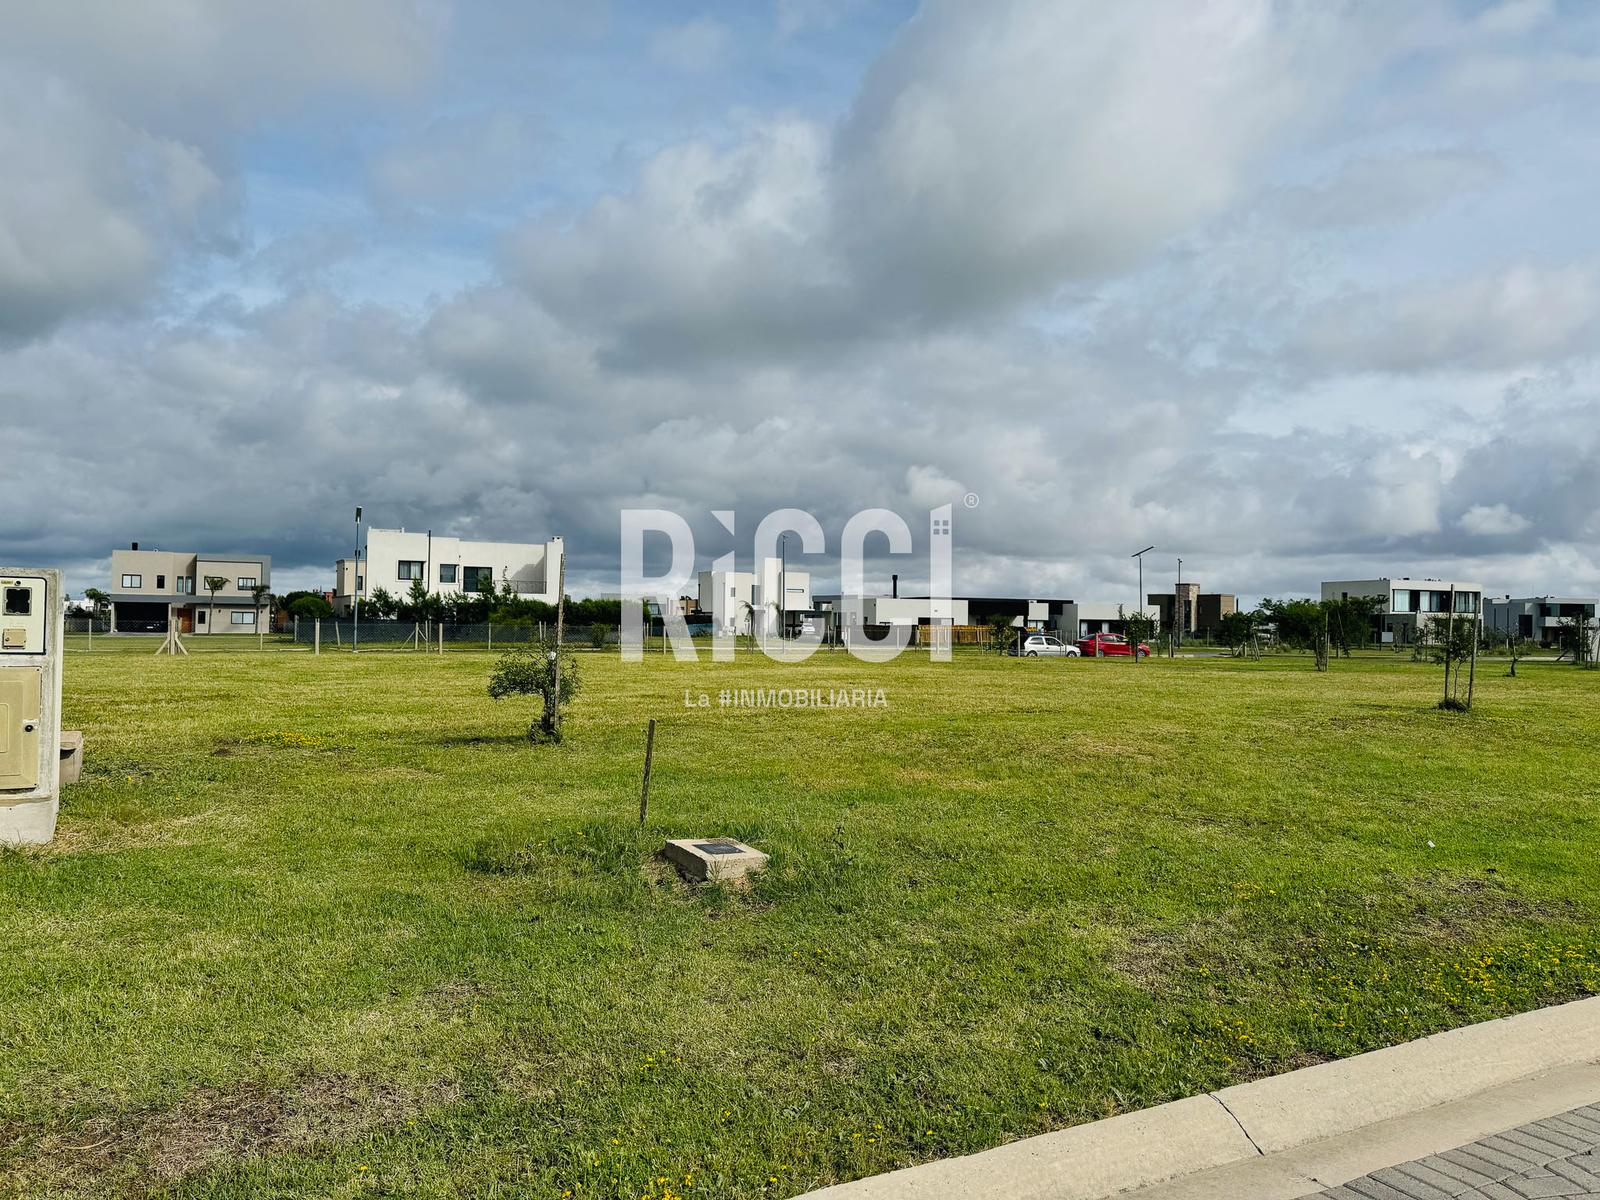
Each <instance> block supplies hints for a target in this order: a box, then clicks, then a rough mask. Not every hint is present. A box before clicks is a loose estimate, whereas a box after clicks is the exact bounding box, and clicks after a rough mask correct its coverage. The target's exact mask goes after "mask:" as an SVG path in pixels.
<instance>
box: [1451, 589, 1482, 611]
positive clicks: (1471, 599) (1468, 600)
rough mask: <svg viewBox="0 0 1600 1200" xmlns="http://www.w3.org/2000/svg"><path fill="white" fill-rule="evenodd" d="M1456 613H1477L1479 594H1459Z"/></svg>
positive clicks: (1457, 594) (1457, 595)
mask: <svg viewBox="0 0 1600 1200" xmlns="http://www.w3.org/2000/svg"><path fill="white" fill-rule="evenodd" d="M1456 611H1457V612H1458V613H1475V612H1477V611H1478V593H1477V592H1457V593H1456Z"/></svg>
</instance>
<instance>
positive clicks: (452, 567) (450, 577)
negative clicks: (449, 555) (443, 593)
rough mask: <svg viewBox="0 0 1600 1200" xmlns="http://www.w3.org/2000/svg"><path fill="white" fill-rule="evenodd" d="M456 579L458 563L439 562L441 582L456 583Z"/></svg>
mask: <svg viewBox="0 0 1600 1200" xmlns="http://www.w3.org/2000/svg"><path fill="white" fill-rule="evenodd" d="M455 581H456V564H455V563H440V564H439V582H440V583H454V582H455Z"/></svg>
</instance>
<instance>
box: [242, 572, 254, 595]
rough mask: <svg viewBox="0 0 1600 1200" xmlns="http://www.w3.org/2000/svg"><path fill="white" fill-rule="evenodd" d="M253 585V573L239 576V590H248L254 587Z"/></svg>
mask: <svg viewBox="0 0 1600 1200" xmlns="http://www.w3.org/2000/svg"><path fill="white" fill-rule="evenodd" d="M255 585H256V577H255V576H254V575H241V576H239V590H240V591H241V592H248V591H249V590H250V589H251V588H253V587H255Z"/></svg>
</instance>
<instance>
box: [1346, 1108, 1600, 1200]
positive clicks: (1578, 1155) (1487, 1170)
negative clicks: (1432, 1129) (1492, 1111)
mask: <svg viewBox="0 0 1600 1200" xmlns="http://www.w3.org/2000/svg"><path fill="white" fill-rule="evenodd" d="M1357 1197H1359V1198H1360V1200H1568V1198H1571V1200H1600V1105H1594V1104H1591V1105H1586V1106H1585V1107H1583V1108H1580V1109H1574V1110H1573V1111H1572V1112H1567V1113H1561V1114H1560V1115H1558V1116H1554V1117H1548V1118H1546V1119H1545V1120H1542V1121H1535V1122H1532V1123H1530V1124H1528V1125H1524V1126H1522V1127H1520V1128H1518V1129H1508V1130H1506V1131H1505V1132H1503V1133H1497V1134H1493V1135H1491V1136H1489V1137H1486V1138H1482V1139H1480V1140H1478V1141H1476V1142H1470V1143H1468V1144H1467V1145H1465V1146H1458V1147H1457V1148H1456V1149H1454V1150H1446V1151H1445V1152H1444V1153H1442V1154H1433V1155H1429V1156H1428V1157H1427V1158H1422V1159H1418V1160H1417V1161H1415V1162H1410V1163H1402V1164H1400V1165H1399V1166H1396V1167H1386V1168H1384V1169H1383V1170H1381V1171H1374V1172H1373V1173H1372V1174H1370V1175H1365V1176H1363V1177H1362V1178H1360V1179H1352V1180H1351V1181H1350V1182H1349V1183H1347V1184H1345V1185H1344V1186H1342V1187H1338V1188H1333V1189H1331V1190H1329V1191H1326V1192H1323V1193H1321V1194H1320V1195H1319V1196H1318V1197H1317V1200H1355V1198H1357Z"/></svg>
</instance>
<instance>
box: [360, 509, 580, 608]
mask: <svg viewBox="0 0 1600 1200" xmlns="http://www.w3.org/2000/svg"><path fill="white" fill-rule="evenodd" d="M363 542H364V544H363V546H362V547H361V557H360V560H359V565H358V562H357V560H356V559H353V558H341V559H338V560H337V561H336V562H335V563H334V600H333V607H334V610H335V611H336V612H339V613H348V612H349V611H350V610H351V608H352V607H354V604H355V598H356V595H357V593H359V594H360V596H361V598H362V600H366V599H367V598H368V597H370V596H371V595H372V594H373V593H374V592H376V591H377V590H378V589H379V588H383V589H384V590H385V591H387V592H388V593H389V594H390V595H391V596H395V597H404V596H407V595H409V594H410V592H411V588H412V584H413V583H416V582H419V581H420V582H421V584H422V587H423V590H424V591H426V592H428V593H429V594H431V595H437V596H453V595H459V594H461V593H464V592H482V591H487V590H489V589H490V588H493V589H494V590H496V591H499V590H501V588H502V587H503V586H504V585H507V584H509V585H510V587H511V590H512V591H513V592H515V593H516V594H517V595H518V596H522V597H525V598H527V599H530V600H542V601H544V602H545V603H547V604H554V603H555V602H556V600H557V595H556V591H557V589H558V588H559V587H560V580H561V560H562V555H563V554H564V553H565V548H564V546H563V544H562V541H561V539H560V538H551V539H550V540H549V541H546V542H475V541H469V540H467V539H465V538H455V537H449V536H446V535H444V534H438V533H432V532H421V533H418V532H416V531H414V530H407V529H368V530H366V532H365V533H364V535H363Z"/></svg>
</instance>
